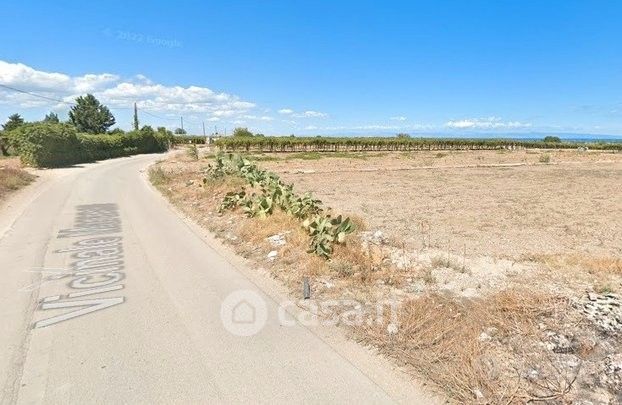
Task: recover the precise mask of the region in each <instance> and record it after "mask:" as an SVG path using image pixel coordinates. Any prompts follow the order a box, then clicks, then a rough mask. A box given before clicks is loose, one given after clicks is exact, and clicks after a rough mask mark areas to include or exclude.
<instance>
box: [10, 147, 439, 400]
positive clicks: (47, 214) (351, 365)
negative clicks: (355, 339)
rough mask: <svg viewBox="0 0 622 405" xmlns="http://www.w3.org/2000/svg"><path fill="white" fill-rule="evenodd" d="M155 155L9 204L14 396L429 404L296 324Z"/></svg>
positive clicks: (62, 174) (39, 188)
mask: <svg viewBox="0 0 622 405" xmlns="http://www.w3.org/2000/svg"><path fill="white" fill-rule="evenodd" d="M157 158H158V156H155V155H143V156H137V157H131V158H122V159H114V160H110V161H105V162H100V163H96V164H90V165H84V166H82V167H75V168H68V169H60V170H56V171H53V174H50V175H46V176H43V177H44V179H43V180H41V181H39V183H37V184H35V185H34V186H31V187H30V189H28V190H26V191H25V192H24V193H25V195H24V196H21V197H20V198H21V200H16V201H14V202H13V203H12V205H11V206H10V207H8V208H7V207H0V271H1V272H2V281H1V282H0V320H1V325H2V328H1V329H0V382H2V383H3V387H2V402H3V403H63V404H66V403H79V404H85V403H191V402H192V403H197V402H198V403H241V402H246V403H249V402H250V403H318V404H319V403H322V404H326V403H393V402H402V403H428V402H429V400H430V399H429V398H427V397H425V396H422V395H421V393H420V392H419V391H418V390H417V389H415V388H413V386H411V385H409V384H408V382H407V380H406V379H404V378H403V376H401V374H399V373H398V372H396V371H395V370H393V369H391V368H390V367H388V366H387V365H386V362H384V361H380V360H378V359H376V358H374V356H373V355H372V354H370V353H369V351H367V350H365V349H363V348H360V347H358V346H356V345H355V344H353V343H352V342H345V341H344V340H342V339H341V338H339V337H338V334H333V333H332V332H330V331H326V330H324V329H322V328H315V329H314V328H311V327H307V326H302V325H300V324H299V323H297V322H292V320H291V319H289V318H288V319H287V322H285V321H284V319H283V311H282V308H280V307H279V304H278V300H279V298H278V297H279V295H278V294H277V293H274V291H270V289H271V287H270V282H269V281H266V284H265V285H263V286H262V285H261V283H258V281H257V280H256V279H253V278H252V277H249V275H248V272H246V271H245V270H244V269H241V268H240V266H239V264H237V263H235V262H234V261H232V260H231V259H230V258H228V257H227V256H226V255H224V254H223V253H222V252H219V251H218V249H217V247H216V245H214V244H213V243H210V241H209V240H208V239H206V237H205V236H203V235H201V234H200V233H199V232H197V230H196V229H195V228H193V226H190V225H189V224H188V223H187V221H184V220H182V219H181V218H180V216H179V215H178V214H177V213H176V212H175V211H174V210H172V209H171V207H170V206H169V205H168V203H167V202H166V201H165V200H164V199H163V198H162V197H161V196H160V195H158V194H157V193H156V192H155V191H154V190H153V188H152V187H151V186H150V185H149V184H148V182H147V180H146V178H145V175H144V173H143V172H144V169H145V168H146V167H147V166H148V165H149V164H151V163H152V162H154V161H155V160H156V159H157ZM49 173H52V172H49ZM240 291H242V292H240ZM232 293H233V296H231V294H232ZM223 303H226V304H225V305H224V306H223ZM238 304H241V305H238ZM228 311H229V312H228ZM237 311H241V312H237ZM257 325H259V326H257ZM244 335H249V336H244ZM353 345H354V346H356V347H354V346H353Z"/></svg>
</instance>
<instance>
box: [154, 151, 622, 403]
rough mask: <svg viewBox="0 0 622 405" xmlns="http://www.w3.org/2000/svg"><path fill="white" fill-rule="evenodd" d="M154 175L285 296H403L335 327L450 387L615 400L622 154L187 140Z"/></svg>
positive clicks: (487, 393)
mask: <svg viewBox="0 0 622 405" xmlns="http://www.w3.org/2000/svg"><path fill="white" fill-rule="evenodd" d="M150 177H151V180H152V182H153V183H154V184H155V185H156V186H157V187H158V188H159V189H160V190H161V191H162V192H163V193H164V194H165V195H166V196H167V197H168V198H169V199H170V200H171V201H172V202H173V203H174V204H175V205H177V206H178V207H179V208H180V209H181V210H183V211H184V212H185V213H186V214H187V215H189V216H190V217H191V218H193V219H194V220H195V221H196V222H198V223H199V224H201V225H203V226H204V227H206V228H207V229H209V230H211V231H212V232H214V233H215V234H216V235H217V236H218V237H219V238H221V239H222V241H223V242H224V243H226V244H228V245H230V246H231V247H232V248H233V249H234V250H235V251H236V252H237V253H238V254H240V255H242V256H244V257H246V258H247V259H248V261H249V265H250V266H251V267H253V268H255V269H256V270H257V271H258V272H260V273H264V274H266V275H269V276H271V277H274V278H276V279H277V280H279V281H281V282H282V283H283V284H284V285H285V286H286V287H288V288H289V289H290V291H291V293H292V295H294V296H300V285H301V281H302V280H303V279H304V278H308V280H309V282H310V287H311V291H312V299H313V300H330V299H344V298H346V299H350V300H355V301H356V302H358V303H360V305H361V306H363V307H364V308H366V309H368V310H369V311H372V310H373V308H374V305H376V304H377V303H379V302H383V301H384V300H387V299H391V300H396V301H397V302H398V303H399V308H400V309H399V312H398V316H397V319H393V320H385V321H384V322H383V323H381V324H377V323H365V324H360V325H356V326H352V325H341V326H342V327H344V328H345V329H346V330H347V331H348V333H350V335H351V336H352V337H353V338H354V339H356V340H358V341H360V342H362V343H364V344H367V345H369V346H371V347H374V348H375V349H376V350H378V351H379V352H381V353H383V354H385V355H386V356H388V357H390V358H393V359H394V360H395V361H396V363H397V364H399V365H400V366H402V367H403V368H405V369H406V370H407V371H409V372H411V373H412V375H413V377H414V378H415V379H417V380H422V381H424V382H426V383H429V384H430V385H431V386H432V387H435V390H437V391H438V392H441V393H443V394H444V395H446V396H447V397H448V398H450V399H452V400H455V401H458V402H469V403H471V402H479V403H524V402H530V401H544V402H552V403H565V402H568V401H577V402H581V401H590V402H592V403H614V402H615V401H620V399H621V398H620V392H622V379H620V377H619V376H620V370H622V347H621V344H620V334H621V333H622V321H621V320H622V309H621V308H622V306H621V305H622V299H621V298H620V293H621V292H622V242H621V236H622V235H621V232H622V199H620V193H619V192H618V191H617V189H616V185H617V184H620V183H621V182H622V153H619V152H610V151H593V150H590V151H585V150H581V151H579V150H576V149H568V150H558V149H515V150H508V149H498V150H468V151H463V150H445V151H438V150H432V151H410V152H407V151H395V152H388V151H384V152H339V151H337V152H326V153H318V152H316V151H302V152H295V153H261V152H259V151H254V152H251V153H247V154H245V155H242V156H238V155H231V156H227V155H224V156H221V157H218V156H217V154H216V150H214V149H208V148H205V147H203V148H196V147H192V148H188V149H187V150H183V151H181V152H180V153H178V154H177V155H173V156H172V157H171V158H169V159H167V160H166V161H163V162H161V163H159V164H158V165H156V166H155V167H153V168H152V169H151V172H150ZM290 185H292V186H291V187H290ZM307 193H310V194H307ZM331 219H334V220H335V221H334V223H331ZM320 245H321V246H320ZM313 300H311V302H312V301H313ZM299 305H300V306H302V307H305V306H306V305H310V304H309V301H308V300H306V301H301V302H300V303H299ZM335 311H338V310H337V309H335ZM323 315H325V316H330V315H331V313H325V314H323Z"/></svg>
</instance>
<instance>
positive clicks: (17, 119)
mask: <svg viewBox="0 0 622 405" xmlns="http://www.w3.org/2000/svg"><path fill="white" fill-rule="evenodd" d="M23 124H24V119H23V118H22V116H21V115H19V114H13V115H10V116H9V119H8V121H7V122H6V123H5V124H4V125H3V126H2V129H4V130H5V131H12V130H14V129H15V128H18V127H20V126H21V125H23Z"/></svg>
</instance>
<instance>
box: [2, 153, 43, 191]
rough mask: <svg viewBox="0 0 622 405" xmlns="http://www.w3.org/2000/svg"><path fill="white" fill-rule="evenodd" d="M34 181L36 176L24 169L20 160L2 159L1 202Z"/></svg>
mask: <svg viewBox="0 0 622 405" xmlns="http://www.w3.org/2000/svg"><path fill="white" fill-rule="evenodd" d="M34 179H35V176H34V175H32V174H30V173H28V172H27V171H25V170H24V169H22V167H21V165H20V163H19V160H18V159H0V200H1V199H3V198H5V197H6V196H7V195H8V194H9V193H10V192H12V191H15V190H17V189H19V188H21V187H24V186H26V185H28V184H30V183H31V182H32V181H33V180H34Z"/></svg>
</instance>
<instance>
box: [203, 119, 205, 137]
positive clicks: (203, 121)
mask: <svg viewBox="0 0 622 405" xmlns="http://www.w3.org/2000/svg"><path fill="white" fill-rule="evenodd" d="M203 136H205V121H203Z"/></svg>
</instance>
